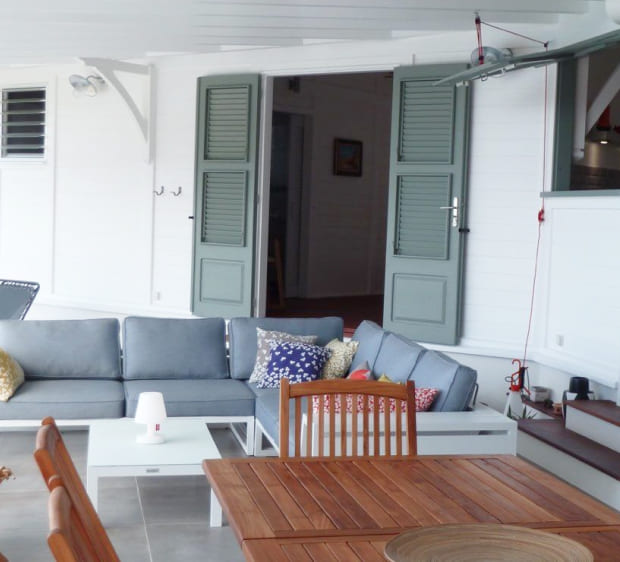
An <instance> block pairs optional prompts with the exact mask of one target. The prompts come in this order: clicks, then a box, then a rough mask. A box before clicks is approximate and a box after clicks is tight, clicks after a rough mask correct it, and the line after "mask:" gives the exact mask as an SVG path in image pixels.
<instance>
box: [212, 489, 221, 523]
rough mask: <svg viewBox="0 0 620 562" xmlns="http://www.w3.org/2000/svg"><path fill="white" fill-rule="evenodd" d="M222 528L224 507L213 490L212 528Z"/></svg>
mask: <svg viewBox="0 0 620 562" xmlns="http://www.w3.org/2000/svg"><path fill="white" fill-rule="evenodd" d="M221 526H222V506H221V505H220V502H219V500H218V499H217V497H216V496H215V492H214V491H213V490H211V527H221Z"/></svg>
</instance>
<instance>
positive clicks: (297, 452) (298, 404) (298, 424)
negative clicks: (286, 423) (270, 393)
mask: <svg viewBox="0 0 620 562" xmlns="http://www.w3.org/2000/svg"><path fill="white" fill-rule="evenodd" d="M295 456H296V457H301V397H300V396H298V397H297V398H295Z"/></svg>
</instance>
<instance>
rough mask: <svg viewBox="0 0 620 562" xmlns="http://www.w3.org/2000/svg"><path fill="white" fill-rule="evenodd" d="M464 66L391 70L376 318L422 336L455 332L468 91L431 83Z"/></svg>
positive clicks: (438, 339)
mask: <svg viewBox="0 0 620 562" xmlns="http://www.w3.org/2000/svg"><path fill="white" fill-rule="evenodd" d="M463 68H464V67H463V66H460V65H441V66H418V67H416V66H412V67H402V68H399V69H397V70H396V71H395V73H394V94H393V101H392V103H393V107H392V143H391V154H390V186H389V198H388V236H387V240H388V247H387V249H386V279H385V301H384V317H383V325H384V327H385V328H388V329H390V330H393V331H395V332H399V333H402V334H404V335H407V336H409V337H411V338H412V339H415V340H418V341H423V342H433V343H444V344H454V343H456V342H457V340H458V336H459V329H460V314H461V304H460V292H461V272H462V248H463V246H462V234H461V233H460V227H462V226H463V225H464V224H465V223H464V222H463V220H464V217H463V209H464V203H465V202H464V198H465V195H466V189H465V187H466V173H465V169H466V165H467V162H466V158H467V138H468V113H469V95H468V89H467V88H459V89H457V88H456V87H454V86H433V83H434V82H435V81H437V80H439V79H440V78H442V77H444V76H448V75H450V74H452V73H454V72H457V71H460V70H462V69H463ZM454 197H457V198H458V201H459V207H460V208H459V212H460V217H459V219H458V221H457V222H458V223H457V225H456V226H453V225H452V210H451V209H449V208H448V207H451V206H452V204H453V200H454ZM442 207H443V208H442Z"/></svg>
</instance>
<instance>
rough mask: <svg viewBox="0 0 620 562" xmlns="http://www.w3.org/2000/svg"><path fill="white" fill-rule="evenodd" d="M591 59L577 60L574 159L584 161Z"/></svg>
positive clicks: (582, 58)
mask: <svg viewBox="0 0 620 562" xmlns="http://www.w3.org/2000/svg"><path fill="white" fill-rule="evenodd" d="M589 68H590V57H581V58H580V59H577V84H576V86H575V130H574V135H573V158H575V159H577V160H583V158H584V156H585V148H586V147H585V145H586V107H587V105H588V73H589Z"/></svg>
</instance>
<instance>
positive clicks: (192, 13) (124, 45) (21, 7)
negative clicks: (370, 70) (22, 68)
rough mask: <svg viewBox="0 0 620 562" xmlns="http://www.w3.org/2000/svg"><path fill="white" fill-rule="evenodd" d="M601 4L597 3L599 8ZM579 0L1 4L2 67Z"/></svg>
mask: <svg viewBox="0 0 620 562" xmlns="http://www.w3.org/2000/svg"><path fill="white" fill-rule="evenodd" d="M598 1H599V3H600V2H602V0H598ZM590 4H591V2H587V1H582V0H17V1H16V0H11V1H9V0H0V65H13V64H18V65H21V64H41V63H53V62H73V61H75V58H76V57H104V58H113V59H132V58H143V57H154V56H158V55H162V54H173V53H174V54H180V53H206V52H212V51H218V50H221V49H224V50H227V49H231V48H250V47H251V48H257V47H267V46H286V45H302V44H307V43H315V42H332V41H351V40H355V41H357V40H386V39H401V38H404V37H414V36H417V35H421V34H428V33H440V32H443V31H454V30H473V29H474V12H475V11H476V10H479V12H480V16H481V17H482V19H483V20H485V21H488V22H492V23H495V24H498V25H505V26H511V25H512V26H517V27H518V26H520V25H521V24H525V25H526V26H529V25H536V24H548V25H553V24H556V23H557V22H558V20H559V18H560V17H561V16H562V15H565V14H570V15H579V14H585V13H587V12H588V10H589V7H590V6H589V5H590Z"/></svg>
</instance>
